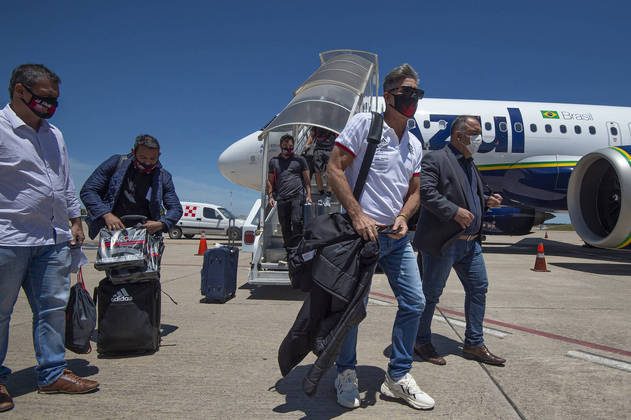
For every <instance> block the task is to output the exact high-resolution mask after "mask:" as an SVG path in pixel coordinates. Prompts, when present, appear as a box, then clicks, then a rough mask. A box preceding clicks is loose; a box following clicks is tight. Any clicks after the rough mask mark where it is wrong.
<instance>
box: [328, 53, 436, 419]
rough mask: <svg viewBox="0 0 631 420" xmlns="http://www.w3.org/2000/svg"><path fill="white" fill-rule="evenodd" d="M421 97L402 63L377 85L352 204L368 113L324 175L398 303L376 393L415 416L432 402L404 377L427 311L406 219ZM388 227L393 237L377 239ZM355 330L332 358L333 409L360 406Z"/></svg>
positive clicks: (417, 158)
mask: <svg viewBox="0 0 631 420" xmlns="http://www.w3.org/2000/svg"><path fill="white" fill-rule="evenodd" d="M422 97H423V91H422V90H421V89H419V88H418V75H417V74H416V72H415V71H414V69H412V67H410V65H408V64H403V65H402V66H400V67H397V68H395V69H394V70H393V71H391V72H390V73H389V74H388V75H387V76H386V78H385V80H384V82H383V98H384V102H385V104H386V110H385V112H384V115H383V132H382V138H381V141H380V142H379V145H378V146H377V150H376V152H375V156H374V159H373V161H372V165H371V167H370V171H369V172H368V176H367V178H366V183H365V185H364V188H363V192H362V195H361V197H360V199H359V201H357V200H356V199H355V198H354V196H353V192H352V191H353V188H354V187H355V183H356V181H357V177H358V174H359V171H360V167H361V165H362V161H363V158H364V155H365V153H366V149H367V141H366V138H367V136H368V132H369V128H370V125H371V121H372V116H371V114H370V113H361V114H356V115H354V116H353V117H352V118H351V119H350V120H349V121H348V123H347V124H346V127H345V128H344V130H342V132H341V133H340V135H339V137H338V138H337V140H336V142H335V147H334V148H333V152H332V153H331V158H330V160H329V166H328V171H327V176H328V179H329V182H330V183H331V186H332V187H333V191H334V193H335V196H336V197H338V198H339V200H340V202H341V204H342V205H343V206H344V209H345V210H346V211H347V212H348V215H349V216H350V218H351V221H352V223H353V227H354V228H355V230H356V231H357V232H358V233H359V234H360V235H361V236H362V238H364V239H365V240H372V241H378V243H379V248H380V251H379V265H380V266H381V268H382V269H383V271H384V273H385V274H386V276H387V277H388V281H389V282H390V287H391V288H392V291H393V292H394V295H395V296H396V297H397V301H398V304H399V307H398V310H397V314H396V318H395V320H394V326H393V329H392V353H391V355H390V363H389V364H388V371H387V373H386V375H385V380H384V382H383V384H382V385H381V392H382V394H384V395H386V396H388V397H394V398H399V399H403V400H404V401H405V402H406V403H408V404H410V405H411V406H412V407H414V408H417V409H430V408H432V407H434V400H433V399H432V398H431V397H430V396H429V395H427V394H426V393H424V392H423V391H421V389H420V388H419V387H418V386H417V384H416V381H415V380H414V378H413V377H412V375H411V374H410V369H411V368H412V360H413V356H412V355H413V351H414V350H413V349H414V339H415V337H416V332H417V330H418V322H419V318H420V315H421V313H422V312H423V309H424V307H425V299H424V297H423V291H422V285H421V276H420V274H419V271H418V266H417V265H416V258H415V256H414V251H413V250H412V246H411V245H410V241H409V240H408V237H407V231H408V227H407V219H408V217H409V216H410V215H412V214H414V213H415V212H416V210H417V209H418V206H419V175H420V172H421V157H422V146H421V142H420V141H419V140H418V139H417V138H416V137H415V136H414V134H412V133H410V132H409V131H408V128H407V127H408V126H407V122H408V120H409V119H410V118H412V117H413V116H414V113H415V112H416V107H417V104H418V101H419V100H420V99H421V98H422ZM386 226H391V227H392V231H393V232H394V233H391V234H385V233H379V232H378V230H377V228H379V227H386ZM356 345H357V327H355V328H353V329H351V330H350V331H349V332H348V333H347V335H346V338H345V340H344V343H343V344H342V349H341V351H340V354H339V357H338V359H337V362H336V364H337V371H338V376H337V378H336V380H335V387H336V391H337V402H338V403H339V404H340V405H342V406H344V407H347V408H355V407H359V404H360V401H359V400H360V395H359V391H358V381H357V375H356V373H355V365H356V364H357V358H356Z"/></svg>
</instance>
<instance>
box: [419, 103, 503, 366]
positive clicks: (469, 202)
mask: <svg viewBox="0 0 631 420" xmlns="http://www.w3.org/2000/svg"><path fill="white" fill-rule="evenodd" d="M481 133H482V130H481V127H480V122H479V121H478V119H477V118H476V117H472V116H467V115H461V116H459V117H458V118H456V119H455V120H454V122H453V124H452V126H451V143H450V144H449V145H448V146H446V147H444V148H443V149H441V150H437V151H434V152H431V153H429V154H426V155H425V157H424V158H423V161H422V167H421V172H422V174H423V176H422V177H421V203H422V209H421V215H420V219H419V224H418V226H419V227H418V229H417V230H416V235H415V237H414V242H413V243H414V246H415V247H416V248H417V249H419V253H421V254H422V267H423V293H424V295H425V300H426V305H425V310H424V311H423V314H422V315H421V320H420V323H419V329H418V334H417V337H416V344H415V346H414V350H415V351H416V352H417V353H418V354H419V355H420V356H421V357H422V358H423V359H425V360H427V361H429V362H431V363H434V364H437V365H444V364H445V363H446V361H445V359H444V358H442V357H440V356H439V355H438V354H437V352H436V350H435V349H434V346H433V345H432V343H431V340H430V339H431V334H432V333H431V329H430V326H431V322H432V317H433V315H434V308H435V307H436V304H437V303H438V299H439V298H440V295H441V294H442V292H443V289H444V287H445V283H446V281H447V277H448V276H449V272H450V271H451V268H452V267H453V268H454V269H455V270H456V273H457V274H458V277H459V278H460V282H461V283H462V285H463V287H464V289H465V318H466V324H467V327H466V330H465V342H464V347H463V354H464V356H465V357H466V358H470V359H474V360H477V361H480V362H483V363H488V364H492V365H502V364H503V363H504V362H505V359H502V358H501V357H497V356H495V355H493V354H492V353H491V352H490V351H489V350H488V349H487V348H486V346H485V345H484V339H483V337H482V320H483V319H484V310H485V306H486V291H487V287H488V278H487V275H486V268H485V266H484V259H483V257H482V247H481V245H480V236H481V231H482V217H483V215H484V211H485V210H486V208H487V207H499V205H500V203H501V202H502V197H501V196H500V195H499V194H492V195H491V196H490V197H485V196H484V194H483V191H482V180H481V178H480V174H479V172H478V170H477V168H476V167H475V165H474V163H473V158H472V155H473V154H474V153H475V152H477V150H478V147H479V146H480V144H481V142H482V136H481Z"/></svg>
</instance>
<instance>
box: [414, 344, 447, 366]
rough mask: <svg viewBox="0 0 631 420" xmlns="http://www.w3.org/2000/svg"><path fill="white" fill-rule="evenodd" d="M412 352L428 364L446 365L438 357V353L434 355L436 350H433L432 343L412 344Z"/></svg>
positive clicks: (444, 361)
mask: <svg viewBox="0 0 631 420" xmlns="http://www.w3.org/2000/svg"><path fill="white" fill-rule="evenodd" d="M414 351H415V352H416V354H418V355H419V356H421V359H423V360H427V361H428V362H430V363H433V364H435V365H440V366H442V365H446V364H447V361H446V360H445V359H444V358H442V357H440V356H439V355H438V353H436V349H435V348H434V346H433V345H432V343H427V344H422V345H418V344H414Z"/></svg>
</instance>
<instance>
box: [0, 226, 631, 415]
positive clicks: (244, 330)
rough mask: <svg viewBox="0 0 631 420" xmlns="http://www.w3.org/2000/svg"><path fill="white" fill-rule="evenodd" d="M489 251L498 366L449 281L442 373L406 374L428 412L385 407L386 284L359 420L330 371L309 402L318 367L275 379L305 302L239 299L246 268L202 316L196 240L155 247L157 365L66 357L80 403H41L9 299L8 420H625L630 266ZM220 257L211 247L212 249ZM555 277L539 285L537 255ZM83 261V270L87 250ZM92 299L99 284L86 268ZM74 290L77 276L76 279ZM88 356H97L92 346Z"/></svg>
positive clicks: (593, 256) (508, 248) (366, 335)
mask: <svg viewBox="0 0 631 420" xmlns="http://www.w3.org/2000/svg"><path fill="white" fill-rule="evenodd" d="M548 234H549V239H543V238H544V231H535V232H534V233H531V234H530V235H527V236H522V237H509V236H489V237H488V238H487V241H486V242H485V243H484V253H485V254H484V255H485V260H486V266H487V271H488V275H489V281H490V284H489V291H488V294H487V308H486V320H485V327H486V331H485V341H486V344H487V346H488V347H489V349H490V350H491V351H492V352H493V353H495V354H497V355H499V356H502V357H505V358H506V359H507V363H506V365H505V366H503V367H498V366H487V365H482V364H480V363H478V362H475V361H471V360H466V359H464V358H463V357H462V352H461V350H462V337H463V334H464V323H463V319H464V317H463V314H462V312H463V300H464V293H463V290H462V286H461V285H460V282H459V281H458V279H457V277H456V276H455V274H454V273H453V272H452V274H451V276H450V278H449V281H448V282H447V287H446V289H445V292H444V294H443V296H442V298H441V301H440V304H439V308H440V311H437V312H436V314H435V318H434V322H433V324H432V328H433V332H434V336H433V338H432V340H433V343H434V345H435V346H436V348H437V350H438V352H439V353H440V354H442V355H444V356H445V358H446V360H447V364H446V365H445V366H436V365H432V364H429V363H427V362H423V361H421V360H420V359H416V361H415V362H414V365H413V367H412V371H411V373H412V375H413V376H414V377H415V378H416V381H417V383H418V384H419V386H420V387H421V389H423V390H424V391H425V392H427V393H428V394H429V395H431V396H432V397H433V398H434V399H435V400H436V406H435V408H434V409H433V410H429V411H418V410H414V409H413V408H411V407H409V406H407V405H405V404H403V403H401V402H399V401H397V400H392V399H389V398H387V397H383V396H381V394H380V392H379V388H380V385H381V383H382V381H383V378H384V373H385V369H386V366H387V363H388V354H389V352H390V346H389V344H390V340H391V330H392V323H393V321H394V317H395V313H396V299H395V298H394V297H393V294H392V291H391V290H390V288H389V286H388V282H387V280H386V278H385V276H384V275H383V274H376V275H375V276H374V278H373V285H372V289H371V295H370V297H371V299H370V302H369V306H368V316H367V318H366V319H365V320H364V321H363V322H362V323H361V325H360V329H359V343H358V361H359V364H358V369H357V373H358V378H359V388H360V393H361V397H362V402H361V407H360V408H357V409H355V410H349V409H345V408H342V407H340V406H339V405H337V403H336V401H335V392H334V390H333V383H334V380H335V373H334V369H331V370H330V371H329V372H328V373H327V374H326V376H325V377H324V378H323V380H322V381H321V383H320V387H319V389H318V392H317V394H316V395H315V396H314V397H313V398H309V397H307V396H305V394H303V392H302V390H301V387H300V383H301V380H302V378H303V376H304V375H305V373H306V372H307V369H308V367H309V364H310V363H312V362H313V360H314V356H313V355H309V356H307V357H306V358H305V360H304V361H303V363H302V364H301V365H299V366H298V367H296V368H295V369H294V370H293V371H292V372H291V373H290V374H289V375H288V376H287V377H285V378H282V377H281V374H280V371H279V368H278V363H277V351H278V347H279V345H280V343H281V341H282V339H283V338H284V336H285V334H286V333H287V331H288V330H289V328H290V327H291V325H292V323H293V321H294V319H295V317H296V314H297V313H298V310H299V309H300V306H301V305H302V300H303V298H304V294H302V293H301V292H298V291H294V290H292V289H290V288H289V287H282V286H264V287H254V286H250V285H248V284H247V274H248V269H249V262H250V255H249V254H247V253H241V255H240V257H239V270H238V289H237V293H236V297H235V298H234V299H231V300H229V301H228V302H226V303H225V304H208V303H201V302H200V299H201V298H202V296H201V294H200V269H201V266H202V257H199V256H195V255H194V254H195V253H196V252H197V249H198V244H199V239H192V240H170V239H166V241H165V242H166V245H167V248H166V251H165V255H164V258H163V265H162V288H163V290H164V292H166V293H168V294H169V295H170V296H172V297H173V299H174V300H175V301H177V305H176V304H174V303H172V302H171V300H170V299H169V298H168V297H166V296H165V295H163V296H162V345H161V347H160V350H159V351H158V352H156V353H154V354H147V355H141V356H130V357H119V358H100V357H99V356H98V355H97V352H96V350H93V351H92V353H89V354H85V355H84V354H75V353H72V352H70V351H68V353H67V354H66V359H67V360H68V363H69V367H70V368H71V369H72V370H74V371H75V373H77V374H79V375H81V376H86V377H89V378H90V379H94V380H97V381H99V382H100V384H101V386H100V389H99V390H98V391H96V392H94V393H90V394H84V395H45V394H38V393H37V386H36V377H35V372H34V369H33V368H34V366H35V363H36V362H35V357H34V352H33V347H32V338H31V337H32V335H31V319H32V315H31V312H30V308H29V306H28V302H27V300H26V298H25V296H24V294H23V293H20V296H19V298H18V302H17V304H16V305H15V310H14V313H13V316H12V319H11V329H10V341H9V351H8V355H7V358H6V361H5V365H6V366H8V367H10V368H11V369H12V370H13V374H12V376H11V377H10V379H9V382H8V389H9V391H10V392H11V394H12V395H13V397H14V401H15V408H14V409H13V410H11V411H9V412H6V413H0V417H4V418H7V419H9V418H10V419H13V418H16V419H50V418H77V419H82V418H91V419H95V418H97V419H98V418H142V419H144V418H169V419H176V418H177V419H179V418H192V419H195V418H248V419H250V418H327V419H328V418H335V417H344V418H375V419H384V418H388V419H395V418H396V419H398V418H419V417H424V418H450V419H451V418H467V419H518V418H527V419H566V418H568V419H576V418H581V419H583V418H585V419H587V418H589V419H595V418H603V419H604V418H607V419H610V418H615V419H622V418H631V414H630V409H631V398H630V397H631V333H630V328H629V326H630V322H629V319H630V318H631V317H630V316H631V305H629V297H631V253H630V252H628V251H618V250H601V249H594V248H586V247H583V246H582V241H581V240H580V238H579V237H578V236H577V235H576V234H575V233H574V232H557V231H549V232H548ZM215 242H221V243H224V242H225V237H223V238H222V237H211V238H209V240H208V244H209V246H213V245H214V243H215ZM539 242H542V243H543V244H544V250H545V256H546V262H547V265H548V269H549V270H550V272H534V271H532V270H531V269H532V268H533V267H534V262H535V256H536V249H537V244H538V243H539ZM85 252H86V255H88V258H89V259H90V261H91V262H94V258H95V254H96V251H95V247H94V244H90V243H88V244H87V245H86V247H85ZM84 276H85V279H86V282H87V288H88V290H89V291H92V290H93V289H94V287H95V286H96V285H97V283H98V281H99V280H100V279H101V278H103V273H102V272H98V271H96V270H94V268H93V267H92V265H89V266H85V269H84ZM73 279H74V276H73ZM93 347H94V348H96V343H93Z"/></svg>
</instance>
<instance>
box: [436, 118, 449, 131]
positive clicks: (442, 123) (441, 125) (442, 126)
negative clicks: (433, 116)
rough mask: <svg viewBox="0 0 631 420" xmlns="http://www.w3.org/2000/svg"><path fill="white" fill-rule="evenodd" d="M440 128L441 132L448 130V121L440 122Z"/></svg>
mask: <svg viewBox="0 0 631 420" xmlns="http://www.w3.org/2000/svg"><path fill="white" fill-rule="evenodd" d="M438 126H439V127H440V129H441V130H444V129H445V128H447V121H445V120H440V121H438Z"/></svg>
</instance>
